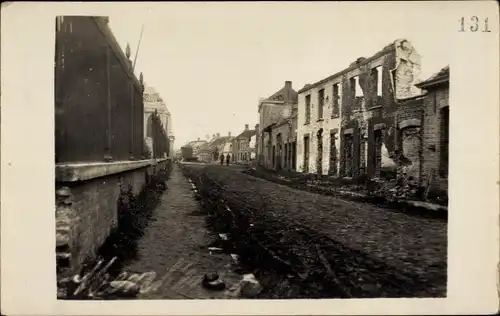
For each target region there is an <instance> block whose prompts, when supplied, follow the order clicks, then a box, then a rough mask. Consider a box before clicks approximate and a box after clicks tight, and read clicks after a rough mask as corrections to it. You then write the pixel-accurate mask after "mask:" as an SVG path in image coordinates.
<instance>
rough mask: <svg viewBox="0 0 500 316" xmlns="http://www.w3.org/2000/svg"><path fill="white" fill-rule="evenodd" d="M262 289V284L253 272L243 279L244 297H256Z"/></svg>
mask: <svg viewBox="0 0 500 316" xmlns="http://www.w3.org/2000/svg"><path fill="white" fill-rule="evenodd" d="M261 291H262V286H261V285H260V283H259V281H257V279H256V278H255V276H254V275H253V274H245V275H244V276H243V280H241V295H242V296H243V297H247V298H251V297H256V296H257V295H259V293H260V292H261Z"/></svg>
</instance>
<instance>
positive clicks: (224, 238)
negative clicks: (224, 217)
mask: <svg viewBox="0 0 500 316" xmlns="http://www.w3.org/2000/svg"><path fill="white" fill-rule="evenodd" d="M219 237H220V238H221V239H222V240H229V238H228V237H227V234H219Z"/></svg>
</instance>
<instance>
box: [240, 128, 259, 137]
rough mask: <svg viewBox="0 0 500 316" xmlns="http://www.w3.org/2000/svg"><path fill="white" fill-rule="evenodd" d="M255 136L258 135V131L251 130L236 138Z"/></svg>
mask: <svg viewBox="0 0 500 316" xmlns="http://www.w3.org/2000/svg"><path fill="white" fill-rule="evenodd" d="M255 134H257V131H256V130H254V129H250V130H246V131H243V132H242V133H241V134H240V135H238V136H236V138H250V137H252V136H253V135H255Z"/></svg>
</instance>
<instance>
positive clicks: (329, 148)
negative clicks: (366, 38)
mask: <svg viewBox="0 0 500 316" xmlns="http://www.w3.org/2000/svg"><path fill="white" fill-rule="evenodd" d="M419 74H420V55H419V54H418V53H417V52H416V50H415V49H414V48H413V47H412V45H411V44H410V43H409V42H408V41H406V40H396V41H394V42H393V43H391V44H389V45H387V46H386V47H384V48H383V49H382V50H381V51H379V52H378V53H376V54H374V55H373V56H371V57H368V58H364V57H361V58H358V59H357V60H356V61H354V62H353V63H351V65H349V67H348V68H346V69H344V70H342V71H340V72H338V73H336V74H334V75H332V76H330V77H328V78H325V79H323V80H321V81H319V82H317V83H315V84H312V85H306V86H305V87H304V88H303V89H301V90H300V96H301V98H300V100H299V126H300V128H299V134H300V135H299V148H298V152H299V154H298V161H297V165H298V168H299V170H301V171H302V172H306V173H318V174H322V175H327V174H330V175H338V176H341V177H359V176H362V175H367V176H370V177H380V176H383V175H394V176H395V175H396V172H397V164H398V161H399V152H400V148H399V146H398V132H397V129H398V122H397V120H398V119H397V112H398V106H399V105H400V104H401V101H400V100H403V99H408V98H413V97H416V96H418V95H420V94H421V92H420V89H419V88H417V87H416V86H415V83H417V82H418V78H419ZM337 137H338V139H336V138H337ZM328 139H329V140H328ZM318 152H320V154H319V155H318Z"/></svg>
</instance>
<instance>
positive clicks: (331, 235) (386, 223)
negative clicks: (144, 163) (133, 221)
mask: <svg viewBox="0 0 500 316" xmlns="http://www.w3.org/2000/svg"><path fill="white" fill-rule="evenodd" d="M242 170H244V167H240V166H220V165H215V164H197V163H191V164H180V165H176V166H174V167H173V170H172V173H171V176H170V179H169V180H168V181H167V190H166V191H165V192H164V193H163V196H162V197H161V200H160V203H159V205H158V206H157V207H156V209H155V210H154V212H153V215H152V216H153V218H152V220H151V223H150V224H149V226H148V227H147V228H146V230H145V232H144V235H143V236H142V237H141V238H140V239H139V241H138V256H137V258H136V259H135V260H134V261H132V262H131V263H130V264H129V265H128V266H127V267H125V269H126V270H128V271H137V272H145V271H155V272H156V274H157V276H158V278H159V279H162V280H163V281H164V282H163V284H162V286H161V287H160V289H158V291H155V292H154V293H151V294H148V297H145V298H164V299H173V298H179V299H182V298H184V299H185V298H229V297H231V293H229V291H221V292H217V291H208V290H206V289H204V288H203V287H202V286H201V279H202V277H203V275H204V274H205V273H210V272H216V273H218V274H219V275H220V278H221V279H223V280H224V281H225V282H226V283H227V286H228V287H231V285H234V284H236V282H237V281H238V280H239V279H241V276H240V275H238V274H236V273H235V272H234V271H235V266H234V262H233V261H232V259H231V256H229V253H236V254H238V255H239V256H240V257H241V261H242V262H243V263H244V264H245V266H246V267H250V269H251V271H252V272H253V273H254V274H255V275H256V277H257V279H258V280H259V281H261V282H262V283H263V286H264V289H265V290H264V291H263V293H262V294H261V295H260V296H259V297H260V298H327V297H330V298H340V297H342V298H348V297H354V298H355V297H359V298H366V297H436V296H444V295H445V294H446V249H447V238H446V230H447V223H446V221H445V220H440V219H432V218H424V217H422V218H420V217H418V216H410V215H407V214H403V213H397V212H394V211H388V210H385V209H381V208H378V207H376V206H373V205H370V204H365V203H360V202H352V201H344V200H340V199H338V198H334V197H329V196H322V195H319V194H314V193H310V192H305V191H299V190H296V189H292V188H290V187H287V186H285V185H280V184H276V183H271V182H268V181H265V180H262V179H259V178H255V177H252V176H250V175H246V174H243V173H242V172H241V171H242ZM183 174H184V175H183ZM188 178H189V179H191V180H192V181H193V182H194V183H195V184H196V187H198V189H199V193H200V194H201V198H200V199H199V201H197V200H196V199H195V194H194V192H193V191H192V189H191V185H190V183H189V182H188ZM219 233H227V234H228V235H229V236H230V240H231V242H232V245H231V247H232V250H231V251H225V252H226V253H218V254H214V253H210V252H209V251H208V247H209V246H210V245H211V244H212V243H213V242H214V241H215V240H216V239H217V236H218V234H219ZM226 250H227V249H226Z"/></svg>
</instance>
